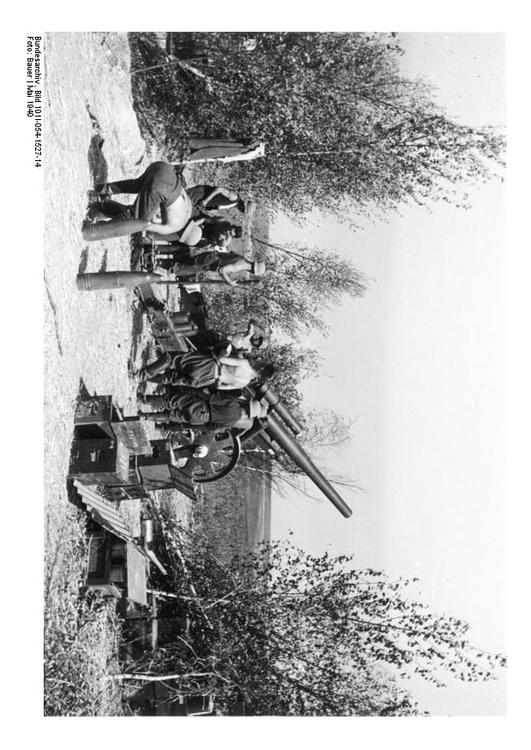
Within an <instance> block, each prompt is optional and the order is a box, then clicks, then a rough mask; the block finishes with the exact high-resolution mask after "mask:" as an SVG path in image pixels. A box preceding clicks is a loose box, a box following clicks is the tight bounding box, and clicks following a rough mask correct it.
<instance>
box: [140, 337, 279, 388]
mask: <svg viewBox="0 0 531 750" xmlns="http://www.w3.org/2000/svg"><path fill="white" fill-rule="evenodd" d="M273 374H274V368H273V367H271V366H270V365H267V366H266V367H264V368H263V369H262V372H261V374H260V375H261V377H262V379H268V378H270V377H272V375H273ZM140 375H141V380H143V381H144V382H146V381H148V382H154V383H159V384H165V385H170V384H171V385H184V386H190V387H191V388H215V389H217V390H220V391H223V390H235V389H236V390H237V389H241V388H244V387H245V386H246V385H248V384H249V383H250V382H251V381H252V380H254V379H255V378H257V377H258V372H256V371H255V370H254V369H253V368H252V367H251V364H250V363H249V361H248V360H247V359H245V358H244V357H241V356H234V355H233V351H232V345H231V344H229V345H228V346H227V347H225V349H224V350H223V351H221V352H219V353H218V354H217V355H216V354H214V353H206V354H205V353H201V352H177V353H170V352H167V353H166V354H163V355H162V356H161V357H159V359H157V360H156V361H155V362H153V363H152V364H150V365H147V367H145V368H144V369H143V370H142V371H141V373H140Z"/></svg>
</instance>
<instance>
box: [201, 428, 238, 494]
mask: <svg viewBox="0 0 531 750" xmlns="http://www.w3.org/2000/svg"><path fill="white" fill-rule="evenodd" d="M213 438H214V439H213V440H212V443H211V444H210V446H209V451H208V455H206V456H205V457H204V458H192V460H191V462H190V463H191V479H192V481H193V482H198V483H199V484H204V483H206V482H215V481H216V480H217V479H221V478H222V477H225V476H227V474H228V473H229V472H230V471H232V469H234V467H235V466H236V464H237V463H238V459H239V458H240V455H241V450H242V449H241V443H240V438H239V437H238V436H237V435H235V434H234V433H233V432H232V431H231V430H229V429H227V430H222V431H221V432H216V433H215V434H214V436H213Z"/></svg>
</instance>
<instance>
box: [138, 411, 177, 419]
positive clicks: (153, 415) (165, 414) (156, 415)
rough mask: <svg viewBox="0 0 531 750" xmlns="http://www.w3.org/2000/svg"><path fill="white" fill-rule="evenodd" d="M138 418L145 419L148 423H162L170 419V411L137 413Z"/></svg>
mask: <svg viewBox="0 0 531 750" xmlns="http://www.w3.org/2000/svg"><path fill="white" fill-rule="evenodd" d="M138 416H139V417H140V418H141V419H147V420H149V421H150V422H164V421H165V420H168V419H170V417H171V411H170V410H169V409H163V410H162V411H154V412H151V411H139V412H138Z"/></svg>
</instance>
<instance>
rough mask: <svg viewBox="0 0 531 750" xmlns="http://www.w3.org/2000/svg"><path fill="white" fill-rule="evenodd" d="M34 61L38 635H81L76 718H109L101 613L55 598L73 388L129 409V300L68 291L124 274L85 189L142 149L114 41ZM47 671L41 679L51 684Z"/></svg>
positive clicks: (110, 650)
mask: <svg viewBox="0 0 531 750" xmlns="http://www.w3.org/2000/svg"><path fill="white" fill-rule="evenodd" d="M44 55H45V73H46V86H45V94H46V102H45V103H46V107H45V117H46V124H45V128H44V132H45V133H46V141H45V152H46V161H45V205H44V209H45V237H44V259H43V260H44V283H45V290H46V291H45V312H44V320H45V331H44V334H45V339H44V362H45V371H44V425H45V435H44V439H45V443H44V444H45V471H44V497H45V523H46V529H45V554H46V566H45V569H46V575H45V582H46V590H45V611H46V616H45V630H46V632H45V639H47V641H48V644H51V643H54V644H55V647H57V643H59V642H60V641H59V640H58V639H57V638H56V635H57V633H58V632H62V631H64V632H65V633H66V632H68V634H69V637H70V638H71V639H73V640H72V642H74V641H75V642H76V644H77V645H75V647H73V648H72V653H76V654H77V656H76V658H78V656H79V646H80V642H79V632H80V630H83V628H85V630H84V631H83V632H84V635H83V638H84V645H83V652H84V653H85V656H86V661H85V663H84V673H85V674H86V673H87V672H90V673H91V674H92V677H93V680H92V682H93V685H91V686H90V687H89V688H88V689H89V692H90V695H89V696H88V697H87V696H85V703H86V706H87V711H89V712H90V713H116V712H117V711H118V703H117V702H116V701H117V697H116V695H114V693H113V695H112V696H110V695H109V692H112V691H109V690H108V689H105V688H104V689H102V687H101V685H102V684H104V682H105V674H106V671H107V670H108V669H109V668H110V665H111V663H112V659H113V656H114V650H115V645H116V643H115V639H114V638H113V634H112V632H110V631H109V628H111V629H112V626H113V622H114V621H113V619H112V616H111V613H107V614H108V615H109V616H108V617H107V614H105V613H103V614H102V613H101V612H99V613H98V615H97V617H96V618H92V619H93V627H92V630H90V632H89V633H87V630H86V627H87V622H85V621H83V622H82V623H80V620H79V618H80V617H87V618H88V620H89V621H90V619H91V617H92V615H91V614H90V612H87V611H84V612H81V613H80V612H79V611H77V610H75V608H74V607H70V608H68V607H66V606H65V600H68V599H69V598H70V597H72V598H74V597H76V596H77V594H78V588H79V584H80V583H81V581H82V578H83V567H84V563H85V560H84V558H83V555H84V552H83V549H84V548H83V539H84V533H83V528H84V526H83V519H82V516H81V515H80V514H79V512H78V511H77V510H76V509H75V508H74V506H72V505H71V504H70V503H69V502H68V498H67V489H66V477H67V472H68V463H69V453H70V444H71V439H72V432H73V415H74V404H75V400H76V396H77V394H78V390H79V387H80V381H81V380H82V381H83V382H84V384H85V386H86V387H87V389H88V390H89V392H90V393H97V394H101V395H105V394H113V396H114V397H115V399H116V401H117V403H118V405H119V406H120V407H121V408H122V409H123V411H124V413H125V414H131V413H135V411H136V402H135V400H134V396H135V383H134V381H133V380H132V378H131V377H130V376H129V374H128V364H129V358H130V355H131V353H132V349H131V347H132V343H133V330H132V326H133V311H132V303H133V301H134V296H133V292H132V291H130V290H126V289H119V290H115V291H97V292H83V291H78V289H77V287H76V275H77V273H78V272H80V271H98V270H105V269H106V270H115V269H116V270H120V269H121V270H128V269H129V263H130V246H129V241H128V239H127V238H124V239H112V240H109V241H106V242H101V241H100V242H94V243H90V244H88V243H85V242H84V241H83V239H82V236H81V225H82V222H83V219H84V218H85V213H86V209H87V191H88V190H89V189H90V188H92V187H93V184H94V182H95V181H101V180H105V179H107V177H108V178H109V179H122V178H123V177H125V176H134V175H137V174H139V173H140V172H141V171H142V169H143V168H144V167H145V165H146V163H148V162H149V161H150V160H151V158H150V157H151V155H150V154H146V152H145V145H144V141H143V140H142V137H141V134H140V131H139V128H138V123H137V120H136V116H135V113H134V110H133V105H132V96H131V84H130V74H129V69H130V54H129V47H128V43H127V38H126V35H125V34H106V33H78V34H58V33H56V34H50V35H48V36H47V37H46V39H45V47H44ZM136 318H137V324H138V316H136ZM134 364H136V365H138V362H136V363H134ZM88 625H89V626H90V622H89V623H88ZM67 640H68V639H67ZM61 642H62V643H64V642H65V639H64V638H63V640H62V641H61ZM76 649H77V651H76ZM87 651H90V653H86V652H87ZM65 658H66V657H65ZM58 674H59V672H57V673H53V674H52V675H51V676H50V674H48V677H49V680H51V681H52V682H53V680H55V681H56V682H57V683H60V682H61V678H60V677H58V676H57V675H58ZM54 675H55V676H54ZM78 677H79V675H78ZM68 679H69V680H71V681H73V682H74V683H75V682H76V680H75V679H74V677H69V678H68ZM51 684H52V683H51V682H50V681H49V683H48V688H50V686H51ZM59 698H60V696H59ZM59 698H58V699H57V700H56V701H55V702H54V703H53V704H50V707H49V710H50V711H51V712H57V711H61V703H60V700H59ZM111 698H112V700H111ZM68 700H70V698H69V699H68ZM113 701H114V703H113ZM67 703H68V701H66V702H65V703H64V705H65V706H66V705H67ZM65 710H68V712H69V713H70V712H71V711H73V712H74V713H75V712H76V710H79V706H78V708H77V709H76V708H75V705H74V704H73V703H72V704H70V703H68V706H67V708H65ZM81 710H82V709H81Z"/></svg>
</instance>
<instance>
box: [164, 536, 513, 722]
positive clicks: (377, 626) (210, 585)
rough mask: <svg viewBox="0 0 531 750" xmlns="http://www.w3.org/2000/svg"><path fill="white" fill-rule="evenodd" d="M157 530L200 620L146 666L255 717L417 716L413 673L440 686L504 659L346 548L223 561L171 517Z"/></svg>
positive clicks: (271, 547) (406, 583)
mask: <svg viewBox="0 0 531 750" xmlns="http://www.w3.org/2000/svg"><path fill="white" fill-rule="evenodd" d="M164 533H165V546H164V549H161V550H159V551H158V553H159V554H160V555H161V556H162V559H163V562H164V564H165V566H167V567H169V568H170V570H171V571H172V572H171V574H170V575H171V576H172V581H173V584H174V586H175V591H176V593H180V592H182V594H183V596H182V606H186V607H187V608H188V611H189V612H190V614H191V615H192V618H193V620H194V622H195V623H196V626H195V627H196V630H195V636H194V637H193V638H192V639H191V640H188V641H186V642H184V643H183V639H182V638H180V641H179V643H178V644H174V646H172V645H171V644H170V645H169V646H168V648H166V649H165V651H164V653H159V654H156V655H155V657H154V659H153V664H154V665H155V668H154V669H153V670H152V675H156V674H157V673H158V674H172V675H173V676H174V678H175V684H176V689H178V690H182V689H184V688H186V687H187V686H188V687H193V690H195V691H197V690H200V691H203V692H207V693H210V694H212V695H215V698H216V704H217V706H218V708H219V709H220V710H221V711H222V712H223V713H230V712H231V711H233V710H234V707H235V705H236V704H241V703H242V701H243V703H244V704H245V710H246V712H247V713H253V714H263V715H319V716H329V715H404V714H416V713H418V707H417V706H416V704H415V701H414V699H413V697H412V696H411V695H410V693H409V691H408V689H407V680H408V679H409V678H411V677H412V676H413V675H420V676H421V677H423V678H424V679H425V680H427V681H428V682H432V683H434V684H436V685H442V684H444V680H445V679H447V675H448V674H449V675H451V676H452V677H455V678H457V679H460V680H489V679H494V678H495V677H496V674H497V672H498V670H499V668H501V667H503V666H504V665H505V657H504V656H503V655H501V654H491V653H488V652H485V651H483V650H481V649H480V648H477V647H476V646H474V645H473V644H471V643H470V642H469V640H468V639H467V631H468V629H469V628H468V625H467V624H466V623H465V622H463V621H461V620H458V619H456V618H454V617H450V616H440V615H437V614H435V613H433V612H431V610H430V609H429V608H428V607H427V606H426V605H425V604H423V603H422V602H420V601H418V600H417V599H415V598H414V597H413V596H412V594H411V591H412V590H413V589H414V586H415V583H416V580H415V579H413V580H406V579H400V580H398V581H392V580H390V579H389V578H388V577H387V576H386V575H385V574H384V573H382V572H378V571H375V570H370V569H367V570H359V569H356V568H355V567H354V560H353V558H352V557H346V556H339V557H331V556H329V555H327V554H324V555H321V556H315V555H310V554H308V553H305V552H302V551H301V550H299V549H296V548H295V547H293V546H291V545H290V544H288V543H275V544H268V545H264V546H263V547H262V548H261V549H259V550H257V551H254V552H250V553H248V554H246V555H243V556H240V557H234V558H233V559H232V560H231V561H230V562H229V563H227V564H223V563H221V562H220V561H219V559H218V558H217V557H216V556H215V555H213V554H212V552H211V549H210V548H209V544H208V542H207V541H206V539H205V537H204V536H202V535H201V533H199V532H197V531H196V532H195V533H192V534H188V535H186V536H185V535H183V532H182V531H180V532H179V531H178V529H176V528H175V526H171V524H170V526H168V525H166V528H165V529H164ZM176 547H179V550H180V553H179V554H178V555H176V554H174V552H173V550H174V548H176ZM183 556H184V557H185V558H186V570H185V571H183V568H182V558H183ZM183 572H184V574H185V575H184V576H183ZM183 579H184V580H186V581H188V580H193V582H194V586H195V590H196V592H197V596H196V597H191V596H190V595H189V590H188V589H186V591H184V592H183ZM205 615H208V623H207V622H206V620H205Z"/></svg>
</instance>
